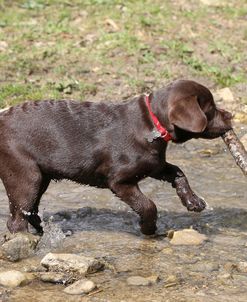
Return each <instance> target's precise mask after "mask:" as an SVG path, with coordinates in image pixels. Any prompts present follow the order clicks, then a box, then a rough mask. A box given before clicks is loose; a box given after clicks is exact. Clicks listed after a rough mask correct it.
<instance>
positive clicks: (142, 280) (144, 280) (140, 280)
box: [127, 275, 159, 286]
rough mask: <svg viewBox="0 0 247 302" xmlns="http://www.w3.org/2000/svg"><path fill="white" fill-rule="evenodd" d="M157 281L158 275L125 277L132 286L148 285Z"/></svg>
mask: <svg viewBox="0 0 247 302" xmlns="http://www.w3.org/2000/svg"><path fill="white" fill-rule="evenodd" d="M158 281H159V276H157V275H153V276H150V277H141V276H132V277H129V278H128V279H127V283H128V284H129V285H134V286H149V285H152V284H155V283H157V282H158Z"/></svg>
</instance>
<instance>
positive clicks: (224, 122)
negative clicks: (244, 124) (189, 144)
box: [166, 80, 232, 142]
mask: <svg viewBox="0 0 247 302" xmlns="http://www.w3.org/2000/svg"><path fill="white" fill-rule="evenodd" d="M231 119H232V115H231V113H229V112H227V111H225V110H223V109H219V108H217V106H216V105H215V102H214V99H213V96H212V94H211V92H210V91H209V90H208V89H207V88H206V87H204V86H202V85H200V84H198V83H196V82H193V81H185V80H180V81H176V82H174V83H172V84H171V85H170V87H169V88H168V95H167V117H166V122H168V124H169V128H170V132H171V134H172V136H173V137H174V140H175V141H176V142H184V141H186V140H188V139H190V138H207V139H212V138H216V137H219V136H221V135H222V134H224V133H225V132H226V131H228V130H230V129H231V128H232V125H231Z"/></svg>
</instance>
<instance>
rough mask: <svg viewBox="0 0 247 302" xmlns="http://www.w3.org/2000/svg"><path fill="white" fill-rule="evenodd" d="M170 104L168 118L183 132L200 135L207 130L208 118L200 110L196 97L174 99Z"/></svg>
mask: <svg viewBox="0 0 247 302" xmlns="http://www.w3.org/2000/svg"><path fill="white" fill-rule="evenodd" d="M168 104H169V107H168V118H169V121H170V123H172V124H173V125H175V126H177V127H179V128H181V129H183V130H187V131H190V132H195V133H200V132H203V131H204V130H205V128H206V126H207V118H206V115H205V114H204V112H203V111H202V109H201V108H200V106H199V104H198V101H197V97H196V96H189V97H186V98H181V99H172V100H170V102H169V103H168Z"/></svg>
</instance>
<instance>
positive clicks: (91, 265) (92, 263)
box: [41, 253, 104, 276]
mask: <svg viewBox="0 0 247 302" xmlns="http://www.w3.org/2000/svg"><path fill="white" fill-rule="evenodd" d="M41 265H43V266H44V267H46V268H48V270H49V271H53V272H71V273H78V274H80V275H83V276H85V275H86V274H89V273H95V272H97V271H99V270H102V269H103V268H104V264H103V263H102V262H101V261H99V260H96V259H94V258H91V257H85V256H82V255H76V254H54V253H49V254H47V255H46V256H45V257H44V258H43V259H42V260H41Z"/></svg>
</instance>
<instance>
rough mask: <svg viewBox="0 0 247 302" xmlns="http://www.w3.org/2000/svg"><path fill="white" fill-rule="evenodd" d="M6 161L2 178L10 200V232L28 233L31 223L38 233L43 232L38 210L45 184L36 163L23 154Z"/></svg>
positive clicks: (2, 170)
mask: <svg viewBox="0 0 247 302" xmlns="http://www.w3.org/2000/svg"><path fill="white" fill-rule="evenodd" d="M7 157H8V158H7ZM5 160H6V162H5V165H4V169H1V170H0V177H1V179H2V181H3V184H4V186H5V189H6V192H7V195H8V198H9V209H10V216H9V219H8V222H7V227H8V229H9V231H10V232H11V233H17V232H24V231H28V221H30V223H31V224H32V225H33V226H34V227H35V228H36V229H37V231H38V232H42V228H41V227H40V218H39V216H38V214H37V213H38V211H37V208H38V203H39V200H40V198H41V195H42V194H43V192H44V189H42V186H43V188H44V184H43V176H42V173H41V171H40V169H39V167H38V166H37V164H36V162H35V161H33V160H32V159H31V158H30V157H28V158H26V156H24V155H23V154H18V155H17V154H15V157H12V156H10V155H8V156H6V158H5ZM47 186H48V185H46V188H47ZM46 188H45V189H46ZM41 192H42V193H41ZM33 214H34V216H33V217H32V215H33Z"/></svg>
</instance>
